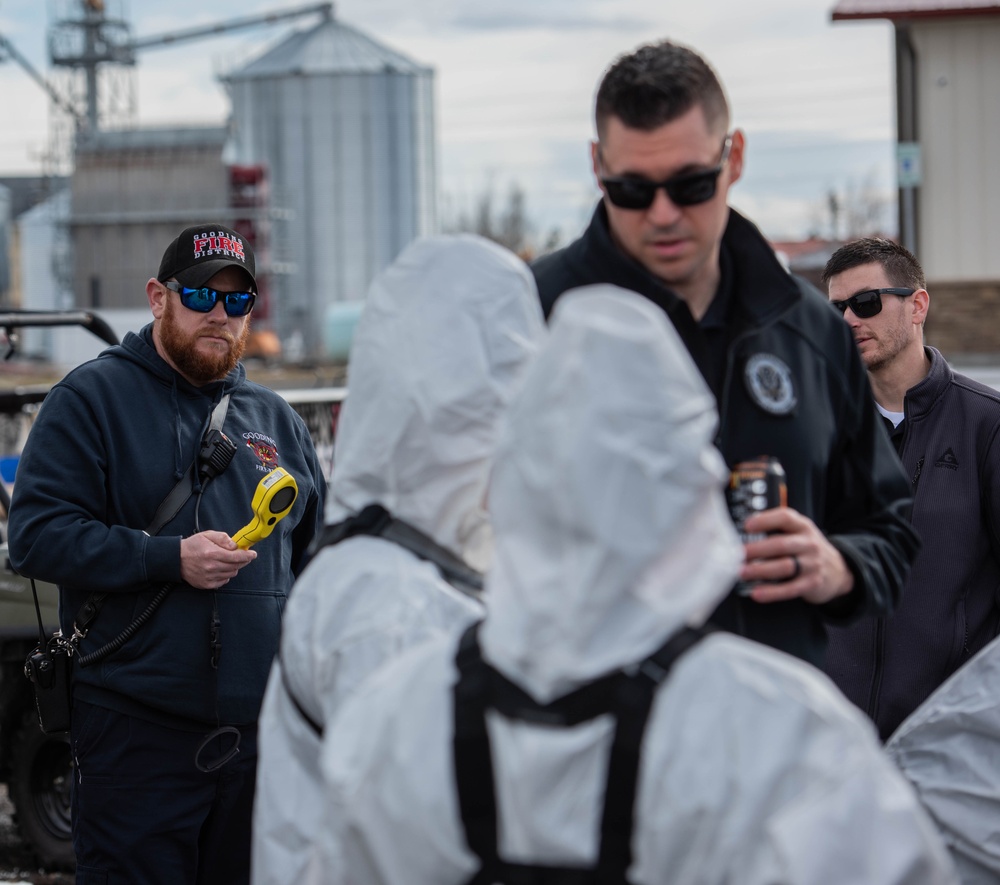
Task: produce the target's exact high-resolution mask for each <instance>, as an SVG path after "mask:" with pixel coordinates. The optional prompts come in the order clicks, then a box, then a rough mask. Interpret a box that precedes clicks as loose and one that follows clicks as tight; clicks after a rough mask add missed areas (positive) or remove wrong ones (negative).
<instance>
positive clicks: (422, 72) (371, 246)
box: [222, 15, 437, 356]
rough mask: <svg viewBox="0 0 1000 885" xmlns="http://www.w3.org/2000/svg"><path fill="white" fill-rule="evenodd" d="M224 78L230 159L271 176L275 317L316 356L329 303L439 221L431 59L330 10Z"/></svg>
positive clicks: (350, 293) (362, 288) (347, 296)
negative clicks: (394, 46) (406, 52)
mask: <svg viewBox="0 0 1000 885" xmlns="http://www.w3.org/2000/svg"><path fill="white" fill-rule="evenodd" d="M222 79H223V82H224V83H225V84H226V85H227V87H228V89H229V92H230V96H231V100H232V113H233V121H232V122H233V135H232V138H233V141H232V144H231V146H230V151H231V154H232V156H231V158H230V159H232V160H233V161H234V162H236V163H246V164H263V165H264V166H265V168H266V169H267V170H268V174H269V187H270V205H271V210H272V221H271V223H270V235H269V240H270V246H269V250H268V252H269V255H268V258H267V259H266V263H265V266H267V265H269V266H270V273H271V291H272V293H273V294H272V298H271V307H272V314H271V315H272V318H273V322H274V325H275V327H276V330H277V332H278V334H279V335H280V336H281V338H282V340H283V341H285V342H286V343H287V342H289V341H291V340H294V339H295V338H297V337H298V336H299V335H301V340H302V342H303V343H304V346H305V350H306V353H307V354H308V355H311V356H319V355H321V354H322V345H321V330H322V327H323V322H324V318H325V313H326V310H327V308H328V307H329V306H330V305H332V304H334V303H337V302H343V301H353V300H358V299H362V298H364V296H365V292H366V291H367V288H368V284H369V283H370V282H371V280H372V278H373V277H374V276H375V275H376V274H377V273H378V272H379V271H380V270H382V269H383V268H384V267H386V266H387V265H388V264H390V263H391V262H392V260H393V259H394V258H395V257H396V255H397V254H398V253H399V252H400V251H401V250H402V249H403V247H404V246H406V244H407V243H409V242H410V240H412V239H414V238H415V237H418V236H421V235H424V234H428V233H433V232H434V230H435V228H436V223H437V220H436V206H435V202H436V180H435V159H434V147H435V135H434V96H433V87H434V72H433V69H432V68H429V67H426V66H423V65H419V64H416V63H415V62H413V61H411V60H410V59H408V58H406V57H405V56H403V55H401V54H399V53H398V52H395V51H393V50H391V49H388V48H386V47H385V46H382V45H380V44H378V43H376V42H375V41H374V40H372V39H371V38H369V37H367V36H365V35H364V34H362V33H360V32H359V31H357V30H355V29H354V28H351V27H349V26H348V25H345V24H343V23H342V22H340V21H338V20H337V19H335V18H334V17H333V16H332V15H331V16H330V17H329V18H326V19H324V20H323V21H322V22H320V23H319V24H318V25H317V26H315V27H313V28H311V29H308V30H304V31H300V32H297V33H294V34H292V35H291V36H290V37H288V38H287V39H286V40H284V41H283V42H281V43H280V44H278V45H277V46H275V47H274V48H272V49H270V50H269V51H267V52H266V53H264V54H263V55H262V56H260V57H259V58H257V59H256V60H255V61H252V62H251V63H249V64H247V65H246V66H245V67H243V68H241V69H239V70H237V71H234V72H231V73H229V74H227V75H226V76H225V77H223V78H222Z"/></svg>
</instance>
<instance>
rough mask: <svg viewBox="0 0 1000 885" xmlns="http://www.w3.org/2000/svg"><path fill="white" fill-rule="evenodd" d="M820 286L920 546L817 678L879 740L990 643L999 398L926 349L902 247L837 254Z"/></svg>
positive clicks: (995, 582) (866, 245)
mask: <svg viewBox="0 0 1000 885" xmlns="http://www.w3.org/2000/svg"><path fill="white" fill-rule="evenodd" d="M823 280H824V282H825V283H826V284H827V286H828V289H829V296H830V302H831V303H832V304H833V306H834V307H836V308H837V309H838V310H839V311H841V312H842V313H843V316H844V319H845V320H846V321H847V325H848V326H849V327H850V330H851V332H852V333H853V335H854V340H855V341H856V342H857V346H858V350H859V351H860V353H861V359H862V360H863V361H864V364H865V366H866V368H867V369H868V376H869V378H871V384H872V391H873V393H874V394H875V403H876V405H877V406H878V410H879V412H880V413H881V415H882V417H883V419H884V420H885V422H886V429H887V430H888V431H889V434H890V436H891V438H892V441H893V443H894V444H895V446H896V451H897V452H898V453H899V456H900V458H901V459H902V461H903V467H904V468H905V469H906V472H907V474H908V475H909V476H910V479H911V483H912V486H913V513H912V517H911V518H912V521H913V525H914V527H915V528H916V529H917V531H918V532H919V533H920V537H921V538H922V539H923V543H924V547H923V549H922V550H921V552H920V554H919V555H918V556H917V559H916V560H915V562H914V563H913V570H912V571H911V572H910V577H909V578H908V580H907V582H906V586H905V588H904V590H903V598H902V600H901V602H900V604H899V608H898V610H897V611H896V612H895V613H894V614H893V616H892V617H891V618H882V617H870V618H863V619H861V620H860V621H858V622H857V623H855V624H852V625H851V626H850V627H847V628H842V629H831V630H830V648H829V654H828V658H827V672H828V673H829V674H830V675H831V677H832V678H833V680H834V681H835V682H836V683H837V684H838V685H839V686H840V688H841V689H842V690H843V691H844V693H845V694H846V695H847V696H848V697H849V698H850V699H851V700H852V701H854V703H855V704H857V705H858V706H859V707H861V709H862V710H864V711H865V712H867V713H868V715H869V716H870V717H871V718H872V719H873V720H874V721H875V724H876V725H877V726H878V729H879V733H880V734H881V736H882V738H883V740H887V739H888V738H889V736H890V735H891V734H892V733H893V732H894V731H895V730H896V728H897V727H898V726H899V725H900V723H902V721H903V720H904V719H905V718H906V717H907V716H908V715H909V714H910V713H911V712H913V710H914V709H916V707H917V706H918V705H919V704H920V703H921V702H922V701H923V700H924V699H925V698H926V697H927V696H928V695H929V694H930V693H931V692H932V691H933V690H934V689H935V688H937V686H938V685H939V684H940V683H942V682H943V681H944V680H945V679H946V678H947V677H948V676H950V675H951V674H952V673H953V672H954V671H955V670H956V669H958V667H959V666H961V665H962V664H963V663H964V662H965V661H967V660H968V659H969V658H970V657H971V656H972V655H974V654H975V653H976V652H977V651H979V649H981V648H983V646H985V645H986V644H987V643H988V642H989V641H990V640H991V639H992V638H993V637H994V636H996V635H997V634H998V632H1000V596H998V588H1000V393H998V392H997V391H996V390H994V389H993V388H990V387H986V386H985V385H983V384H979V383H978V382H976V381H973V380H972V379H971V378H966V377H965V376H963V375H959V374H958V373H957V372H954V371H953V370H952V369H951V367H950V366H949V365H948V363H947V362H946V361H945V359H944V357H943V356H941V353H940V352H939V351H938V350H936V349H935V348H933V347H929V346H927V345H925V344H924V324H925V322H926V320H927V314H928V310H929V308H930V295H929V294H928V292H927V287H926V283H925V280H924V272H923V269H922V268H921V267H920V264H919V263H918V262H917V259H916V258H915V257H914V256H913V254H912V253H911V252H909V251H908V250H907V249H905V248H904V247H903V246H900V245H899V244H898V243H894V242H892V241H891V240H886V239H883V238H879V237H870V238H866V239H862V240H857V241H855V242H853V243H848V244H847V245H845V246H842V247H841V248H840V249H838V250H837V251H836V252H834V253H833V255H832V256H831V257H830V260H829V261H828V262H827V265H826V268H825V270H824V272H823Z"/></svg>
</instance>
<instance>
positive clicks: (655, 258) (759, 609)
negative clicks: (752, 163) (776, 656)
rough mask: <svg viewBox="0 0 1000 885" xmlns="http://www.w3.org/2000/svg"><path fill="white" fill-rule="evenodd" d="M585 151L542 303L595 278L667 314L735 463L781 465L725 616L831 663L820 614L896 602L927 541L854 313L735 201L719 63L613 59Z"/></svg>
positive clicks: (542, 278) (727, 623) (646, 51)
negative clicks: (591, 198)
mask: <svg viewBox="0 0 1000 885" xmlns="http://www.w3.org/2000/svg"><path fill="white" fill-rule="evenodd" d="M595 123H596V129H597V140H596V141H595V142H594V143H593V144H592V146H591V159H592V163H593V169H594V175H595V178H596V181H597V184H598V186H599V187H600V189H601V194H602V199H601V201H600V203H599V204H598V206H597V208H596V210H595V212H594V215H593V218H592V219H591V223H590V226H589V227H588V229H587V230H586V232H585V233H584V234H583V236H582V237H580V239H578V240H576V241H575V242H574V243H571V244H570V245H569V246H567V247H566V248H565V249H562V250H560V251H558V252H556V253H554V254H552V255H548V256H545V257H542V258H540V259H538V260H537V261H536V262H535V264H534V266H533V268H532V270H533V271H534V273H535V277H536V280H537V282H538V288H539V294H540V295H541V298H542V304H543V308H544V309H545V311H546V314H548V312H549V311H550V310H551V309H552V306H553V304H554V303H555V301H556V299H557V298H558V297H559V296H560V295H561V294H562V293H563V292H564V291H566V290H568V289H571V288H574V287H577V286H583V285H586V284H589V283H612V284H615V285H619V286H622V287H625V288H628V289H632V290H633V291H636V292H638V293H640V294H642V295H644V296H646V297H647V298H649V299H650V300H651V301H653V302H654V303H655V304H657V305H659V306H660V307H661V308H662V309H663V310H664V311H665V312H666V313H667V315H668V316H669V317H670V319H671V321H672V322H673V324H674V326H675V328H676V329H677V331H678V332H679V333H680V336H681V339H682V340H683V341H684V344H685V345H686V347H687V349H688V351H689V352H690V354H691V356H692V357H693V359H694V361H695V363H696V364H697V366H698V368H699V369H700V371H701V373H702V375H703V376H704V377H705V379H706V381H707V382H708V384H709V386H710V388H711V389H712V391H713V392H714V394H715V397H716V401H717V404H718V407H719V413H720V418H721V426H720V431H719V437H718V446H719V448H720V449H721V451H722V453H723V455H724V456H725V458H726V460H727V462H728V463H729V465H730V466H731V467H734V466H735V465H736V464H737V463H738V462H740V461H744V460H750V459H755V458H758V457H759V456H761V455H770V456H774V457H776V458H777V459H778V460H779V461H780V462H781V463H782V465H783V466H784V469H785V472H786V475H787V483H788V503H789V506H788V507H782V508H776V509H773V510H770V511H768V512H766V513H763V514H760V515H758V516H756V517H752V518H751V521H750V522H749V523H748V524H747V530H748V531H749V532H753V533H766V534H767V535H768V536H767V537H765V538H764V539H763V540H759V541H754V542H752V543H749V544H748V545H747V546H746V556H747V562H746V563H745V565H744V567H743V571H742V573H741V579H742V580H743V581H745V582H748V583H749V584H752V585H755V586H754V587H753V589H752V591H750V594H749V595H748V596H740V595H738V594H736V593H734V594H733V595H731V596H730V598H729V599H727V600H726V601H725V602H724V603H723V604H722V606H721V607H720V609H719V611H718V612H717V613H716V616H715V621H716V623H717V624H719V625H720V626H724V627H726V628H728V629H732V630H734V631H737V632H740V633H743V634H744V635H747V636H750V637H752V638H754V639H758V640H760V641H762V642H764V643H767V644H769V645H772V646H775V647H777V648H781V649H783V650H785V651H788V652H790V653H792V654H795V655H797V656H799V657H802V658H805V659H806V660H808V661H810V662H812V663H814V664H820V665H821V664H822V661H823V656H824V652H825V645H826V638H825V631H824V628H823V624H824V621H827V620H838V621H846V620H849V619H853V618H854V617H857V616H858V615H860V614H861V613H862V612H864V611H867V610H873V611H878V612H882V611H887V610H890V609H891V608H892V606H893V604H894V602H895V600H896V597H897V595H898V593H899V590H900V587H901V586H902V582H903V579H904V577H905V574H906V570H907V568H908V566H909V562H910V560H911V559H912V557H913V555H914V552H915V549H916V539H915V536H914V534H913V532H912V530H911V529H910V527H909V526H908V524H907V522H906V520H905V518H904V515H903V514H904V512H905V508H906V506H907V504H908V492H907V484H906V480H905V477H904V476H903V474H902V471H901V470H900V467H899V464H898V463H897V460H896V459H895V458H894V456H893V453H892V449H891V446H890V445H889V444H888V441H887V440H886V439H885V436H884V434H883V433H882V431H881V428H880V427H878V425H877V424H876V421H875V415H874V408H873V407H872V406H871V392H870V390H869V387H868V382H867V379H866V377H865V373H864V368H863V366H862V365H861V363H860V361H859V360H858V357H857V353H856V351H855V348H854V347H853V344H852V342H851V338H850V335H849V334H847V332H846V330H845V329H844V328H843V325H842V324H840V325H839V327H838V323H837V322H836V320H837V317H836V315H835V314H833V312H832V311H831V310H830V309H829V306H828V305H826V304H824V303H823V297H822V296H821V295H820V293H819V292H817V291H816V290H815V289H813V288H812V287H811V286H809V285H808V284H807V283H805V282H804V281H801V280H798V279H795V278H793V277H791V276H790V275H789V274H788V273H787V272H786V271H785V270H784V268H783V267H782V266H781V264H780V263H779V262H778V260H777V258H776V257H775V255H774V252H773V251H772V249H771V248H770V246H769V245H768V243H767V242H766V241H765V240H764V238H763V237H762V236H761V234H760V233H759V231H758V230H757V229H756V228H755V227H754V226H753V224H751V223H750V222H749V221H747V220H746V219H745V218H743V217H742V216H741V215H740V214H739V213H737V212H735V211H734V210H732V209H731V208H730V207H729V205H728V195H729V190H730V188H731V187H732V186H733V185H734V184H735V183H736V182H737V181H739V179H740V177H741V176H742V174H743V168H744V159H745V148H746V138H745V136H744V134H743V132H742V131H741V130H740V129H736V128H732V127H731V125H730V113H729V105H728V101H727V99H726V96H725V93H724V91H723V88H722V85H721V83H720V82H719V80H718V77H717V76H716V75H715V73H714V71H713V70H712V69H711V67H710V66H709V65H708V64H707V63H706V62H705V60H704V59H702V58H701V57H700V56H699V55H698V54H697V53H695V52H694V51H692V50H690V49H688V48H686V47H683V46H679V45H677V44H675V43H671V42H668V41H664V42H662V43H658V44H654V45H648V46H643V47H640V48H639V49H637V50H636V51H634V52H632V53H630V54H627V55H625V56H622V57H621V58H619V59H618V60H617V61H615V63H614V64H613V65H612V66H611V67H610V68H609V69H608V71H607V72H606V73H605V76H604V78H603V80H602V82H601V84H600V87H599V89H598V92H597V100H596V110H595Z"/></svg>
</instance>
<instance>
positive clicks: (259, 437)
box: [243, 432, 279, 472]
mask: <svg viewBox="0 0 1000 885" xmlns="http://www.w3.org/2000/svg"><path fill="white" fill-rule="evenodd" d="M243 439H245V440H246V441H247V446H249V447H250V450H251V451H252V452H253V453H254V454H255V455H256V456H257V458H258V460H259V461H260V465H261V466H260V467H258V468H257V469H258V470H264V471H267V472H270V471H272V470H274V468H275V467H277V466H279V465H278V445H277V443H275V441H274V440H273V439H271V437H269V436H264V434H263V433H250V432H248V433H244V434H243Z"/></svg>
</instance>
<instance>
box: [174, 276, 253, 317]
mask: <svg viewBox="0 0 1000 885" xmlns="http://www.w3.org/2000/svg"><path fill="white" fill-rule="evenodd" d="M163 285H164V286H166V287H167V288H168V289H169V290H170V291H171V292H176V293H177V294H178V295H180V296H181V304H183V305H184V306H185V307H186V308H188V310H196V311H198V313H208V312H209V311H210V310H211V309H212V308H213V307H215V305H216V303H217V302H218V301H219V300H220V299H221V300H222V309H223V310H224V311H225V312H226V314H227V315H228V316H231V317H245V316H246V315H247V314H248V313H250V311H251V310H253V306H254V302H255V301H256V300H257V296H256V295H255V294H254V293H253V292H217V291H216V290H215V289H209V288H208V286H202V287H201V288H200V289H189V288H188V287H187V286H182V285H181V284H180V283H178V282H176V281H174V280H169V281H168V282H166V283H164V284H163Z"/></svg>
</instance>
